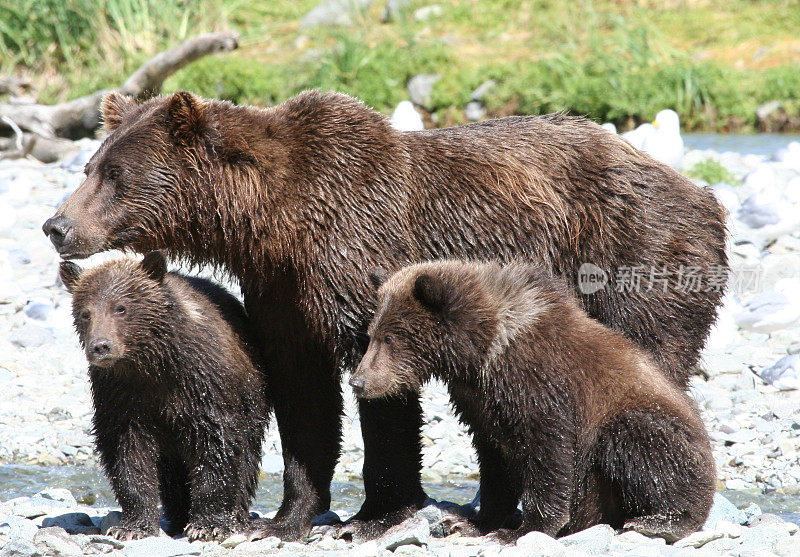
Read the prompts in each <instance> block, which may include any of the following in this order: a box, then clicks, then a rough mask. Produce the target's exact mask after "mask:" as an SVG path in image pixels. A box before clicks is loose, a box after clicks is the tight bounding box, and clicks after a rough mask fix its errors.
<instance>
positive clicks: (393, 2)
mask: <svg viewBox="0 0 800 557" xmlns="http://www.w3.org/2000/svg"><path fill="white" fill-rule="evenodd" d="M408 4H409V0H386V7H385V8H383V15H382V16H381V21H383V22H384V23H387V22H389V21H395V20H396V19H398V18H399V17H400V15H401V14H402V13H403V11H404V10H405V9H406V8H407V7H408Z"/></svg>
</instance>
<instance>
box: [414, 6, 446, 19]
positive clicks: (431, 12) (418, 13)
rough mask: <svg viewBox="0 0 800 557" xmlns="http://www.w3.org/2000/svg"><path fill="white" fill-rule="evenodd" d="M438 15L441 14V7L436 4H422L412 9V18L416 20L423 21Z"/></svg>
mask: <svg viewBox="0 0 800 557" xmlns="http://www.w3.org/2000/svg"><path fill="white" fill-rule="evenodd" d="M440 15H442V7H441V6H440V5H438V4H433V5H431V6H423V7H421V8H419V9H417V10H415V11H414V19H416V20H417V21H425V20H427V19H431V18H434V17H438V16H440Z"/></svg>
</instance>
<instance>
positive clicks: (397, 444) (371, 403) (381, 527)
mask: <svg viewBox="0 0 800 557" xmlns="http://www.w3.org/2000/svg"><path fill="white" fill-rule="evenodd" d="M358 410H359V415H360V417H361V434H362V436H363V438H364V491H365V493H366V500H365V501H364V504H363V506H362V507H361V510H359V511H358V513H356V515H355V516H353V518H351V519H350V520H349V521H348V522H347V523H346V524H345V525H344V526H343V527H341V528H340V529H339V531H338V532H337V536H339V537H353V538H357V539H373V538H377V537H379V536H381V535H383V533H384V532H386V530H388V529H389V528H391V527H392V526H395V525H397V524H400V523H401V522H403V521H404V520H406V519H407V518H409V517H411V516H413V515H414V513H415V512H416V511H417V510H419V509H420V508H421V507H422V505H423V504H424V503H425V501H426V500H427V496H426V495H425V492H424V491H423V490H422V484H421V482H420V463H421V460H422V456H421V453H422V447H421V445H420V429H421V428H422V408H421V406H420V402H419V394H417V393H413V392H409V393H407V394H404V395H402V396H396V397H391V398H381V399H373V400H365V399H360V400H359V401H358Z"/></svg>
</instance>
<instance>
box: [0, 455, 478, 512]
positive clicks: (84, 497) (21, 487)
mask: <svg viewBox="0 0 800 557" xmlns="http://www.w3.org/2000/svg"><path fill="white" fill-rule="evenodd" d="M45 488H63V489H68V490H70V492H71V493H72V494H73V495H74V496H75V498H76V499H77V500H78V501H79V502H84V503H91V504H92V506H96V507H116V506H118V505H117V502H116V500H115V499H114V493H113V491H111V486H110V485H109V483H108V480H107V479H106V477H105V476H104V475H103V473H102V471H101V470H99V469H98V468H95V467H93V466H30V465H17V464H8V465H0V501H7V500H9V499H13V498H14V497H25V496H31V495H33V494H35V493H37V492H39V491H41V490H43V489H45ZM425 490H426V492H427V493H428V495H429V496H431V497H433V498H434V499H436V500H437V501H442V500H445V501H453V502H456V503H469V502H470V501H472V498H473V497H475V492H476V491H477V490H478V483H477V482H474V481H464V482H463V483H446V484H436V485H432V484H429V485H426V486H425ZM282 496H283V481H282V477H281V476H280V475H268V476H266V477H262V478H261V480H260V481H259V484H258V491H257V492H256V497H255V501H254V503H253V509H254V510H256V511H259V512H260V513H266V512H269V511H274V510H277V508H278V507H279V506H280V503H281V498H282ZM331 497H332V500H333V503H332V507H333V509H334V510H336V512H338V513H340V514H342V515H343V516H350V515H351V514H353V513H355V512H356V511H357V510H358V508H359V507H360V506H361V503H362V502H363V501H362V500H363V498H364V490H363V485H362V484H361V482H360V481H358V482H349V483H340V482H333V484H332V485H331Z"/></svg>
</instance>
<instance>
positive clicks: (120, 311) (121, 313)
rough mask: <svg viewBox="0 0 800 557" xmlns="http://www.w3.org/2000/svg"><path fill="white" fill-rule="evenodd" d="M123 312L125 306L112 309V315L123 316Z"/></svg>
mask: <svg viewBox="0 0 800 557" xmlns="http://www.w3.org/2000/svg"><path fill="white" fill-rule="evenodd" d="M125 311H127V310H126V308H125V306H117V307H116V308H114V313H116V314H117V315H125Z"/></svg>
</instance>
